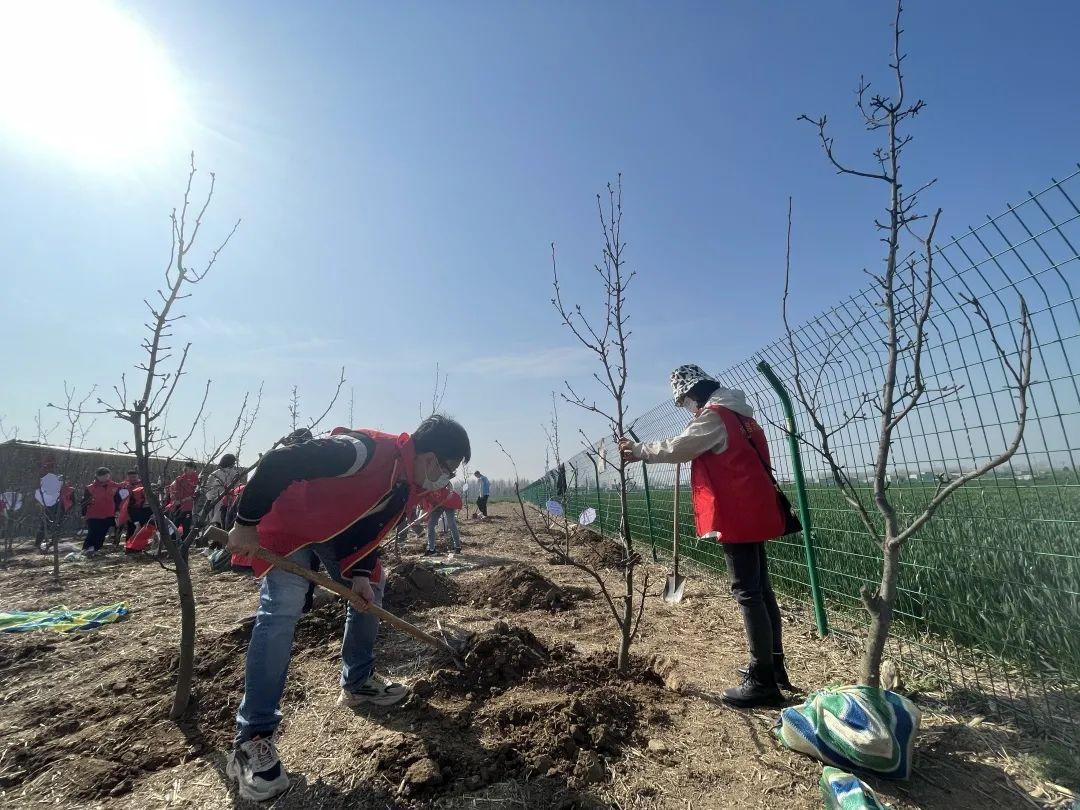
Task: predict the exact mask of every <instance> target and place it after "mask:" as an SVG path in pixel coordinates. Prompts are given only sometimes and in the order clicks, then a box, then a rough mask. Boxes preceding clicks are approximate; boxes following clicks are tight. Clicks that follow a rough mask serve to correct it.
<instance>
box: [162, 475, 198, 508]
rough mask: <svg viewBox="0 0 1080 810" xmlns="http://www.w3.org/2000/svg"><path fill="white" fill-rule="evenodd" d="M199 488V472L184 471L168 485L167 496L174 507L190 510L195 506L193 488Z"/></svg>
mask: <svg viewBox="0 0 1080 810" xmlns="http://www.w3.org/2000/svg"><path fill="white" fill-rule="evenodd" d="M198 488H199V474H198V473H197V472H186V473H184V474H183V475H180V476H178V477H177V479H176V480H175V481H173V482H172V484H171V485H170V486H169V496H170V497H171V499H172V505H173V507H174V508H176V509H179V510H180V511H181V512H190V511H192V510H193V509H194V508H195V490H196V489H198Z"/></svg>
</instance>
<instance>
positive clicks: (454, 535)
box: [427, 507, 461, 551]
mask: <svg viewBox="0 0 1080 810" xmlns="http://www.w3.org/2000/svg"><path fill="white" fill-rule="evenodd" d="M442 515H446V522H447V523H448V524H450V540H451V543H452V544H453V545H452V548H453V549H454V551H461V535H460V534H458V527H457V515H456V514H455V513H454V510H453V509H443V508H442V507H437V508H435V509H432V510H431V514H430V515H429V516H428V519H427V548H428V551H434V550H435V527H436V526H437V525H439V518H440V517H441V516H442Z"/></svg>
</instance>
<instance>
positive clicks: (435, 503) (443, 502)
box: [420, 487, 464, 512]
mask: <svg viewBox="0 0 1080 810" xmlns="http://www.w3.org/2000/svg"><path fill="white" fill-rule="evenodd" d="M440 506H441V507H442V508H443V509H452V510H454V511H455V512H456V511H457V510H458V509H461V507H462V506H464V504H463V503H462V502H461V495H459V494H458V493H457V492H455V491H454V490H452V489H450V487H444V488H443V489H440V490H436V491H435V492H428V493H425V494H424V495H422V496H420V508H421V509H422V510H423V511H425V512H430V511H431V510H432V509H437V508H438V507H440Z"/></svg>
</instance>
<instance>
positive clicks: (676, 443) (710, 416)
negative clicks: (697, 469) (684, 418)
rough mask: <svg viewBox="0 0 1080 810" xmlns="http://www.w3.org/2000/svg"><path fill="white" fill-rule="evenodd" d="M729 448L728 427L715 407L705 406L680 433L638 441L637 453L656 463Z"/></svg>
mask: <svg viewBox="0 0 1080 810" xmlns="http://www.w3.org/2000/svg"><path fill="white" fill-rule="evenodd" d="M726 449H727V428H726V427H724V420H723V419H721V418H720V414H718V413H716V411H711V410H704V411H702V412H701V413H700V414H699V415H698V416H696V417H695V418H694V420H693V421H692V422H690V424H688V425H687V426H686V429H685V430H684V431H683V432H682V433H680V434H679V435H678V436H674V437H672V438H670V439H664V440H662V441H659V442H635V443H634V444H633V450H634V455H636V456H637V457H638V458H640V459H641V460H642V461H648V462H652V463H654V464H656V463H659V464H686V463H687V462H689V461H693V460H694V459H695V458H697V457H698V456H700V455H702V454H703V453H708V452H710V451H711V452H713V453H723V452H724V451H725V450H726Z"/></svg>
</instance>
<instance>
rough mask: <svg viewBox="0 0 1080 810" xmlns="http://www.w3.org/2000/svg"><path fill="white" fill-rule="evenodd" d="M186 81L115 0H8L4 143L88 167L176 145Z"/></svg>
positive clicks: (0, 83)
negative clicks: (181, 86)
mask: <svg viewBox="0 0 1080 810" xmlns="http://www.w3.org/2000/svg"><path fill="white" fill-rule="evenodd" d="M182 121H183V116H182V114H181V98H180V91H179V83H178V81H177V80H176V77H175V76H174V75H173V71H172V69H171V67H170V65H169V64H168V61H167V60H166V58H165V56H164V54H163V53H162V51H161V49H160V47H159V46H158V44H157V43H156V42H154V41H153V39H152V38H151V37H150V36H149V35H148V34H147V32H146V31H145V30H144V29H143V28H142V27H141V26H140V25H139V24H138V22H137V21H136V20H134V19H132V18H131V17H130V16H128V15H127V14H125V13H124V12H123V11H122V10H121V9H119V8H117V7H116V6H115V5H114V4H112V3H110V2H107V0H68V1H65V0H22V2H18V1H17V0H5V2H0V146H2V144H3V142H4V141H9V142H11V143H12V144H17V145H18V146H20V147H22V148H32V149H43V150H49V151H51V152H53V153H55V154H57V156H61V157H64V158H66V159H69V160H72V161H74V162H75V163H76V164H78V165H80V166H85V167H91V168H93V167H115V166H118V165H121V164H127V165H136V164H141V163H145V162H147V161H148V160H150V159H152V158H154V157H155V156H159V155H161V154H163V153H164V152H166V151H168V150H171V149H174V148H176V147H178V146H181V144H177V143H176V141H177V137H176V136H177V133H178V129H179V127H180V125H181V123H182Z"/></svg>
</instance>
